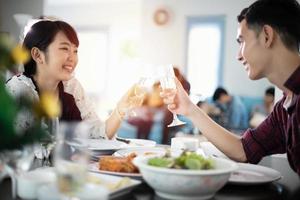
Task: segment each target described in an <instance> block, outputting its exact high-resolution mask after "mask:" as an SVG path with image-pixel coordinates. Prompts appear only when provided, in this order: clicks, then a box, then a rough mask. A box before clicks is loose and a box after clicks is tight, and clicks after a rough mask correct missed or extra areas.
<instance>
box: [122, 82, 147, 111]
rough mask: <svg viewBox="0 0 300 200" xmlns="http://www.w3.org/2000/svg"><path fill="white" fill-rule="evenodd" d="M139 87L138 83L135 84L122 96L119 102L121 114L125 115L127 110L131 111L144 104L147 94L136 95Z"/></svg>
mask: <svg viewBox="0 0 300 200" xmlns="http://www.w3.org/2000/svg"><path fill="white" fill-rule="evenodd" d="M136 87H138V85H137V84H134V85H133V86H132V87H131V88H130V89H129V90H128V91H127V92H126V93H125V95H124V96H123V97H122V98H121V100H120V101H119V103H118V104H117V111H118V112H119V114H120V115H121V116H122V117H124V116H125V115H126V113H127V112H129V111H131V110H132V109H134V108H136V107H139V106H141V105H142V103H143V101H144V97H145V95H144V94H143V95H136V94H135V90H136Z"/></svg>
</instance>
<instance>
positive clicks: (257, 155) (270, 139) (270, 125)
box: [242, 67, 300, 175]
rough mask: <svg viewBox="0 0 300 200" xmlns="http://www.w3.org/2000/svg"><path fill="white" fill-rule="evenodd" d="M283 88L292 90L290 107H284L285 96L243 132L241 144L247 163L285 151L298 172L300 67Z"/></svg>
mask: <svg viewBox="0 0 300 200" xmlns="http://www.w3.org/2000/svg"><path fill="white" fill-rule="evenodd" d="M285 87H287V88H289V89H290V90H291V91H292V92H293V93H294V94H293V98H292V101H291V104H290V105H289V107H288V108H287V109H285V108H284V106H283V105H284V102H285V99H286V95H284V97H283V98H282V99H281V100H280V101H279V102H278V103H276V105H275V106H274V110H273V112H272V113H271V114H270V115H269V116H268V117H267V119H266V120H265V121H264V122H263V123H261V124H260V125H259V126H258V127H257V128H255V129H248V130H247V131H246V132H245V133H244V135H243V137H242V144H243V148H244V151H245V153H246V157H247V161H248V162H250V163H258V162H259V161H260V160H261V159H262V158H263V157H264V156H267V155H271V154H276V153H287V157H288V161H289V164H290V166H291V168H292V169H293V170H294V171H295V172H297V173H298V175H300V95H299V93H300V67H298V69H297V70H296V71H295V72H294V73H293V74H292V75H291V76H290V78H289V79H288V80H287V81H286V83H285Z"/></svg>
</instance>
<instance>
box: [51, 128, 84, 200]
mask: <svg viewBox="0 0 300 200" xmlns="http://www.w3.org/2000/svg"><path fill="white" fill-rule="evenodd" d="M88 131H89V128H88V126H87V124H86V123H84V122H63V123H60V124H59V127H58V131H57V136H56V137H57V140H56V146H55V151H54V166H55V171H56V176H57V187H58V190H59V192H60V195H61V198H62V199H69V200H70V199H78V198H76V196H77V194H78V192H80V190H81V189H82V188H83V186H84V184H85V182H86V175H87V164H88V160H89V156H88V155H89V153H88V150H87V143H86V142H85V141H86V140H85V139H86V138H87V136H88Z"/></svg>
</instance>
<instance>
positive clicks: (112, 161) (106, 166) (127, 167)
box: [99, 153, 139, 173]
mask: <svg viewBox="0 0 300 200" xmlns="http://www.w3.org/2000/svg"><path fill="white" fill-rule="evenodd" d="M135 157H136V154H135V153H131V154H129V155H128V156H126V157H117V156H103V157H101V158H100V159H99V169H100V170H106V171H111V172H126V173H138V172H139V171H138V168H137V167H136V166H135V165H134V164H133V163H132V160H133V158H135Z"/></svg>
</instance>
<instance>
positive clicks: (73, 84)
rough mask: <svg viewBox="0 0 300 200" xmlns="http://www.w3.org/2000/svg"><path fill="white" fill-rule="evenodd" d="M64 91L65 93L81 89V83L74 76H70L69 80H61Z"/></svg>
mask: <svg viewBox="0 0 300 200" xmlns="http://www.w3.org/2000/svg"><path fill="white" fill-rule="evenodd" d="M63 86H64V91H65V92H67V93H70V92H71V93H73V92H74V91H76V90H78V89H82V85H81V84H80V82H79V81H78V79H76V78H75V77H73V78H71V79H70V80H67V81H63Z"/></svg>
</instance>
